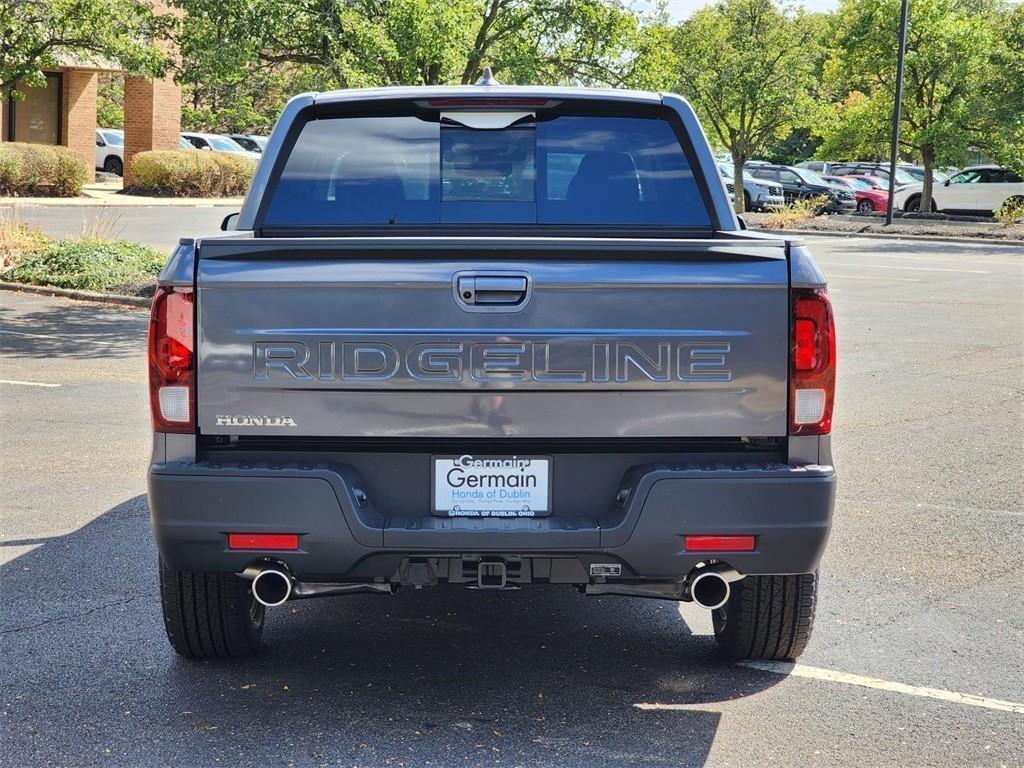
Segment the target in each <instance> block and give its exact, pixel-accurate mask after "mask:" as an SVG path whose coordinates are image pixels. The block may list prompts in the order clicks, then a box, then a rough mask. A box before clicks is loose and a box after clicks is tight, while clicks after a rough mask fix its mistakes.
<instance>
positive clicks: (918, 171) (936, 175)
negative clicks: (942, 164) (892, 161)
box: [896, 163, 949, 184]
mask: <svg viewBox="0 0 1024 768" xmlns="http://www.w3.org/2000/svg"><path fill="white" fill-rule="evenodd" d="M896 167H897V168H899V169H900V170H901V171H906V172H907V173H908V174H910V175H911V176H913V177H914V180H915V181H919V182H921V183H922V184H923V183H924V168H922V167H921V166H920V165H909V164H907V163H901V164H900V165H898V166H896ZM948 178H949V176H947V175H946V174H944V173H943V172H942V171H940V170H939V169H938V168H932V179H933V180H935V181H937V182H939V183H942V182H943V181H945V180H946V179H948Z"/></svg>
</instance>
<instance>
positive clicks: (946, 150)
mask: <svg viewBox="0 0 1024 768" xmlns="http://www.w3.org/2000/svg"><path fill="white" fill-rule="evenodd" d="M1000 8H1001V5H1000V0H913V2H912V3H911V4H910V24H909V31H908V33H907V54H906V68H905V74H904V83H903V104H902V122H901V125H900V147H901V150H902V151H904V152H909V153H911V154H914V155H917V156H919V157H920V158H921V162H922V165H923V166H924V167H925V177H924V190H923V191H922V194H921V207H922V209H924V210H928V208H929V207H930V205H931V197H932V169H933V168H934V167H935V165H936V164H937V163H958V162H960V161H961V159H962V158H963V156H964V154H965V153H966V150H967V147H968V146H969V145H970V144H971V143H972V141H973V140H974V138H975V136H976V133H975V130H974V129H975V127H976V120H975V114H976V110H975V108H974V107H973V106H972V100H973V99H976V98H977V97H978V95H979V94H980V93H981V92H982V87H983V85H984V83H985V82H987V81H989V79H990V75H989V74H988V73H989V70H990V65H991V52H992V50H993V48H994V46H995V45H996V36H995V25H994V24H993V19H994V18H996V17H997V15H998V12H999V10H1000ZM899 16H900V0H843V3H842V4H841V5H840V7H839V10H838V12H837V13H836V15H835V17H834V19H835V24H834V28H833V30H832V35H831V39H832V40H833V41H834V45H833V47H832V49H831V50H830V53H829V58H828V61H827V63H826V66H825V78H826V82H827V83H828V84H830V85H831V87H832V89H833V91H834V92H837V93H842V94H848V93H849V92H851V91H860V92H862V93H864V94H866V95H867V96H866V99H865V100H860V101H857V102H856V103H855V104H852V105H851V104H850V103H849V101H848V97H847V101H845V102H844V103H845V104H846V106H845V108H844V109H841V110H840V114H838V115H837V118H836V121H835V123H833V125H832V130H833V133H832V134H831V135H826V137H825V139H826V141H825V146H826V148H828V149H833V148H835V147H836V144H835V142H836V141H837V137H845V141H847V142H848V143H850V144H851V145H852V146H854V147H855V148H857V149H863V148H865V147H871V146H876V147H877V146H878V145H879V141H880V137H882V136H884V135H885V132H886V130H887V125H888V122H889V121H890V120H891V112H892V103H893V100H894V98H895V80H896V54H897V50H896V37H897V28H898V25H899ZM854 139H857V140H859V141H854Z"/></svg>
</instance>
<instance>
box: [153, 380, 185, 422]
mask: <svg viewBox="0 0 1024 768" xmlns="http://www.w3.org/2000/svg"><path fill="white" fill-rule="evenodd" d="M188 394H189V392H188V387H160V415H161V416H163V418H164V419H165V420H167V421H186V422H187V421H188Z"/></svg>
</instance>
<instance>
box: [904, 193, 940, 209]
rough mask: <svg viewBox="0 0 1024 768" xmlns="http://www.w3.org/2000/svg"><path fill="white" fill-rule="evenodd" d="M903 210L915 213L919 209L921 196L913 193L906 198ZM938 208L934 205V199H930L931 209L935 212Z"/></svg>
mask: <svg viewBox="0 0 1024 768" xmlns="http://www.w3.org/2000/svg"><path fill="white" fill-rule="evenodd" d="M903 210H904V211H906V212H907V213H917V212H918V211H920V210H921V196H920V195H914V196H913V197H911V198H909V199H908V200H907V204H906V205H905V206H904V207H903ZM937 210H938V209H937V208H936V207H935V201H934V200H932V205H931V211H932V213H935V212H936V211H937Z"/></svg>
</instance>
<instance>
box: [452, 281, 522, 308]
mask: <svg viewBox="0 0 1024 768" xmlns="http://www.w3.org/2000/svg"><path fill="white" fill-rule="evenodd" d="M458 285H459V299H460V300H461V301H462V302H463V303H465V304H470V305H477V306H479V305H481V304H486V305H504V306H515V305H517V304H522V303H523V301H524V300H525V299H526V278H525V277H519V276H510V277H504V276H501V277H499V276H489V277H485V276H483V275H466V276H462V277H460V278H459V284H458Z"/></svg>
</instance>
